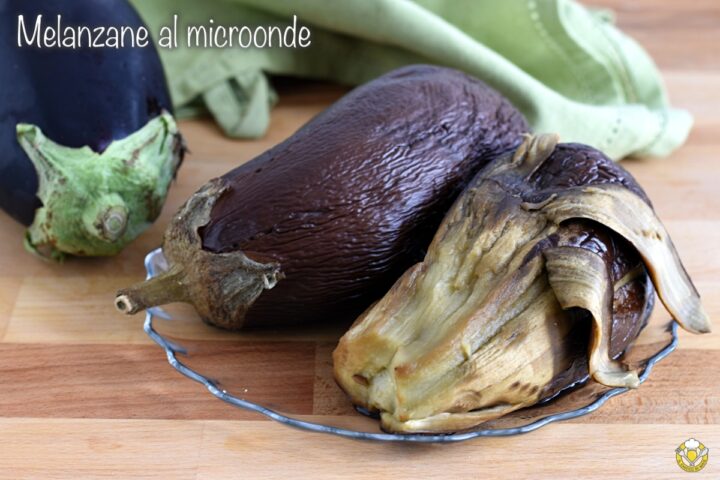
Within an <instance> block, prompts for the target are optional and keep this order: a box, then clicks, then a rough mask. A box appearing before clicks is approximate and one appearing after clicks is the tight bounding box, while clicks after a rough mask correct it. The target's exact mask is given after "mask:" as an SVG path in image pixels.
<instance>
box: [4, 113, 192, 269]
mask: <svg viewBox="0 0 720 480" xmlns="http://www.w3.org/2000/svg"><path fill="white" fill-rule="evenodd" d="M17 138H18V142H19V143H20V145H21V146H22V147H23V149H24V150H25V152H26V153H27V155H28V157H29V158H30V160H31V161H32V163H33V165H34V166H35V170H36V171H37V174H38V180H39V188H38V192H37V196H38V198H39V199H40V201H41V202H42V207H40V208H39V209H38V210H37V211H36V212H35V218H34V221H33V223H32V225H31V226H30V228H29V229H28V233H27V236H26V240H25V245H26V247H27V249H28V250H29V251H31V252H33V253H35V254H38V255H40V256H42V257H45V258H50V259H55V260H58V259H61V258H63V257H64V256H65V255H79V256H107V255H115V254H117V253H118V252H120V251H121V250H122V249H123V248H124V247H125V246H126V245H128V244H129V243H130V242H132V241H133V240H134V239H135V238H137V237H138V235H140V234H141V233H142V232H143V231H144V230H145V229H146V228H148V227H149V226H150V224H151V223H152V222H153V221H154V220H155V219H156V218H157V217H158V215H159V214H160V211H161V210H162V206H163V204H164V203H165V197H166V195H167V191H168V188H169V187H170V182H171V181H172V180H173V178H174V177H175V173H176V171H177V168H178V166H179V164H180V162H181V160H182V155H183V152H184V147H183V142H182V137H181V136H180V133H179V131H178V127H177V124H176V123H175V120H174V119H173V117H172V116H171V115H170V114H169V113H167V112H165V113H163V114H162V115H160V116H159V117H156V118H154V119H152V120H150V121H149V122H148V123H147V124H146V125H145V126H144V127H142V128H141V129H139V130H138V131H136V132H134V133H133V134H131V135H129V136H128V137H125V138H123V139H122V140H117V141H114V142H113V143H111V144H110V145H109V146H108V148H107V149H106V150H105V151H103V152H102V153H97V152H95V151H93V150H91V149H90V148H89V147H82V148H69V147H65V146H63V145H60V144H58V143H56V142H54V141H53V140H51V139H49V138H47V137H46V136H45V135H44V134H43V132H42V131H41V129H40V128H39V127H37V126H35V125H29V124H19V125H18V126H17Z"/></svg>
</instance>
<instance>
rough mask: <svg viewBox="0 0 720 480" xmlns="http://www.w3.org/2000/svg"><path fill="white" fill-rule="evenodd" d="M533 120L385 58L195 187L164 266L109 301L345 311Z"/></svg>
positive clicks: (395, 273) (215, 319)
mask: <svg viewBox="0 0 720 480" xmlns="http://www.w3.org/2000/svg"><path fill="white" fill-rule="evenodd" d="M527 131H528V125H527V123H526V122H525V120H524V119H523V117H522V115H521V114H520V113H519V112H518V111H517V110H516V109H515V108H513V107H512V105H511V104H510V103H509V102H508V101H507V100H505V99H504V98H503V97H502V96H500V95H499V94H498V93H497V92H495V91H494V90H492V89H490V88H489V87H487V86H486V85H484V84H483V83H482V82H480V81H478V80H476V79H474V78H472V77H469V76H467V75H465V74H463V73H461V72H458V71H455V70H451V69H447V68H441V67H432V66H424V65H419V66H410V67H405V68H401V69H399V70H396V71H394V72H391V73H389V74H387V75H384V76H382V77H380V78H378V79H376V80H374V81H372V82H370V83H367V84H365V85H363V86H361V87H359V88H357V89H355V90H353V91H352V92H351V93H349V94H348V95H346V96H345V97H344V98H342V99H341V100H339V101H338V102H337V103H336V104H334V105H333V106H331V107H330V108H329V109H328V110H326V111H325V112H323V113H322V114H320V115H319V116H317V117H316V118H314V119H313V120H311V121H310V122H309V123H308V124H307V125H305V126H304V127H302V128H301V129H300V130H298V131H297V132H296V133H295V134H294V135H293V136H292V137H290V138H289V139H287V140H286V141H284V142H283V143H281V144H279V145H277V146H275V147H274V148H272V149H270V150H268V151H267V152H265V153H263V154H262V155H260V156H259V157H257V158H255V159H254V160H252V161H250V162H248V163H246V164H244V165H242V166H240V167H239V168H237V169H235V170H233V171H231V172H229V173H227V174H226V175H224V176H222V177H220V178H218V179H215V180H213V181H211V182H210V183H208V184H207V185H206V186H205V187H203V188H202V189H201V190H200V191H198V192H197V193H195V194H194V195H193V196H192V197H191V198H190V199H189V200H188V201H187V202H186V204H185V205H184V206H183V207H181V209H180V211H179V212H178V213H177V215H175V217H174V219H173V221H172V224H171V225H170V227H169V228H168V230H167V232H166V234H165V240H164V244H163V252H164V254H165V256H166V257H167V259H168V262H169V265H170V269H169V271H168V272H167V273H166V274H164V275H162V276H160V277H158V278H156V279H153V280H151V281H149V282H146V283H142V284H139V285H136V286H134V287H130V288H128V289H124V290H122V291H120V292H119V294H118V297H117V299H116V306H117V307H118V308H119V309H120V310H121V311H123V312H125V313H135V312H137V311H139V310H141V309H144V308H147V307H151V306H154V305H159V304H164V303H170V302H188V303H191V304H192V305H193V306H194V307H195V309H196V310H197V311H198V313H199V314H200V316H201V317H202V318H203V319H204V320H205V321H207V322H209V323H211V324H214V325H217V326H220V327H224V328H228V329H238V328H241V327H244V326H251V325H277V324H290V323H296V324H297V323H304V322H310V321H335V322H338V321H352V319H354V318H355V317H356V316H357V315H358V314H359V313H361V312H362V311H363V310H364V309H365V308H367V306H368V305H369V304H370V303H371V302H372V301H374V300H377V299H378V298H380V297H381V296H382V295H383V294H384V292H386V291H387V289H388V288H389V287H390V286H391V285H392V283H393V282H394V281H395V280H396V279H397V278H398V277H399V276H400V275H401V274H402V273H403V272H404V271H405V270H406V269H407V268H408V267H410V266H411V265H413V264H414V263H416V262H418V261H420V260H422V258H423V256H424V254H425V251H426V249H427V247H428V245H429V244H430V241H431V239H432V236H433V234H434V233H435V231H436V230H437V227H438V226H439V224H440V222H441V221H442V218H443V216H444V214H445V212H447V210H448V209H449V208H450V206H451V205H452V203H453V201H454V200H455V198H457V196H458V195H459V194H460V192H461V191H462V190H463V188H464V187H465V186H466V185H467V183H468V182H469V181H470V179H472V177H473V176H474V174H475V173H477V172H478V171H479V170H480V168H481V167H483V166H485V165H486V164H487V163H488V162H489V161H490V160H492V159H494V158H495V157H497V156H498V155H501V154H503V153H505V152H507V151H511V150H514V149H515V148H517V146H518V145H519V144H520V143H521V142H522V139H523V137H522V135H523V133H525V132H527Z"/></svg>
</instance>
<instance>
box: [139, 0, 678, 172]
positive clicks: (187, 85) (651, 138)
mask: <svg viewBox="0 0 720 480" xmlns="http://www.w3.org/2000/svg"><path fill="white" fill-rule="evenodd" d="M133 3H134V4H135V6H136V7H137V9H138V10H139V11H140V13H141V15H142V16H143V17H144V19H145V21H146V22H147V23H148V24H149V26H150V27H151V31H153V32H155V33H157V32H158V30H159V28H160V26H162V25H168V24H171V23H172V15H173V14H174V13H177V14H178V16H179V20H180V23H179V29H178V31H179V33H180V41H179V44H180V46H181V48H177V49H161V50H160V53H161V57H162V60H163V63H164V65H165V67H166V70H167V75H168V81H169V83H170V89H171V93H172V95H173V99H174V102H175V104H176V106H177V107H178V109H179V112H180V114H181V115H183V114H184V115H190V114H196V113H198V112H200V111H209V112H210V113H212V115H213V116H214V117H215V119H216V120H217V122H218V123H219V124H220V126H221V127H222V128H223V130H224V131H225V132H226V133H227V134H228V135H230V136H233V137H258V136H261V135H263V133H264V132H265V130H266V129H267V126H268V123H269V117H270V109H271V108H272V105H273V103H274V101H275V94H274V92H273V90H272V88H271V87H270V85H269V83H268V80H267V77H266V75H268V74H269V75H289V76H297V77H305V78H314V79H325V80H331V81H335V82H339V83H342V84H347V85H356V84H359V83H362V82H365V81H368V80H370V79H372V78H375V77H377V76H379V75H381V74H383V73H384V72H387V71H389V70H391V69H394V68H397V67H399V66H402V65H406V64H410V63H434V64H440V65H446V66H450V67H454V68H457V69H460V70H463V71H465V72H468V73H469V74H471V75H474V76H475V77H478V78H480V79H481V80H483V81H485V82H486V83H488V84H489V85H491V86H493V87H494V88H496V89H497V90H499V91H500V92H502V93H503V94H504V95H505V96H507V97H508V98H509V99H510V100H511V101H512V102H513V103H514V104H515V106H516V107H518V108H519V109H520V110H521V111H522V112H523V113H524V114H525V115H526V117H527V118H528V120H529V121H530V123H531V124H532V126H533V128H534V129H535V131H538V132H558V133H559V134H560V135H561V138H562V140H563V141H568V142H570V141H574V142H582V143H586V144H589V145H593V146H595V147H597V148H599V149H601V150H603V151H604V152H606V153H607V154H608V155H610V156H611V157H613V158H616V159H617V158H622V157H624V156H627V155H654V156H663V155H668V154H669V153H670V152H671V151H672V150H673V149H675V148H677V147H678V146H679V145H681V144H682V143H683V142H684V141H685V139H686V137H687V135H688V132H689V130H690V127H691V125H692V118H691V116H690V115H689V114H688V113H687V112H686V111H684V110H677V109H673V108H670V106H669V104H668V100H667V97H666V94H665V90H664V87H663V84H662V80H661V77H660V74H659V72H658V70H657V68H656V67H655V65H654V64H653V62H652V60H651V59H650V58H649V57H648V55H647V54H646V53H645V52H644V51H643V50H642V48H641V47H640V46H638V45H637V44H636V43H635V42H634V41H633V40H632V39H630V38H628V37H627V36H625V35H624V34H622V33H621V32H620V31H618V30H617V28H615V27H614V26H613V25H612V21H611V20H612V18H611V15H610V14H608V12H606V11H591V10H588V9H586V8H584V7H582V6H581V5H579V4H577V3H576V2H574V1H572V0H502V1H500V0H416V1H415V2H412V1H410V0H302V1H299V0H296V1H291V0H205V1H203V2H198V1H197V0H153V1H147V0H133ZM293 15H297V16H298V19H299V21H300V23H301V24H303V25H307V26H308V27H309V28H310V29H311V32H312V36H311V41H312V44H311V46H310V47H308V48H295V49H291V48H284V49H279V48H272V49H269V48H266V49H242V48H239V47H234V48H225V49H217V48H216V49H201V48H182V45H183V44H184V43H185V40H184V32H185V31H186V26H187V25H199V24H201V25H209V21H210V19H214V21H215V24H216V25H217V24H222V25H227V26H232V25H239V26H242V25H249V26H254V25H266V26H269V25H287V24H288V22H289V20H290V19H291V18H292V16H293Z"/></svg>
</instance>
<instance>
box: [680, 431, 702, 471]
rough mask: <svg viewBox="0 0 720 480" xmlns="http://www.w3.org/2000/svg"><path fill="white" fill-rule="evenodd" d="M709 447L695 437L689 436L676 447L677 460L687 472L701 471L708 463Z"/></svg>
mask: <svg viewBox="0 0 720 480" xmlns="http://www.w3.org/2000/svg"><path fill="white" fill-rule="evenodd" d="M708 457H709V450H708V448H707V447H706V446H705V445H703V444H702V443H701V442H699V441H697V440H695V439H694V438H689V439H687V440H685V441H684V442H683V443H681V444H680V446H679V447H677V448H676V449H675V460H676V461H677V464H678V466H679V467H680V468H682V469H683V470H685V471H686V472H699V471H700V470H702V469H703V468H705V465H707V462H708Z"/></svg>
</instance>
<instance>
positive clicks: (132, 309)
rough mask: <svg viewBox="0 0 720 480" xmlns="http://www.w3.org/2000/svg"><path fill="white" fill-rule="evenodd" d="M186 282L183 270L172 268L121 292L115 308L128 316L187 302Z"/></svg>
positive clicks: (117, 297) (118, 294) (116, 299)
mask: <svg viewBox="0 0 720 480" xmlns="http://www.w3.org/2000/svg"><path fill="white" fill-rule="evenodd" d="M184 280H185V272H184V270H183V269H182V268H179V267H174V268H171V269H170V270H168V271H167V272H165V273H162V274H161V275H158V276H157V277H153V278H151V279H150V280H147V281H145V282H141V283H138V284H135V285H133V286H131V287H128V288H125V289H123V290H120V291H119V292H118V293H117V296H116V297H115V308H117V309H118V310H119V311H120V312H122V313H124V314H126V315H133V314H135V313H137V312H139V311H141V310H145V309H147V308H150V307H156V306H158V305H164V304H166V303H173V302H184V301H187V298H188V292H187V288H186V286H185V283H184Z"/></svg>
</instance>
